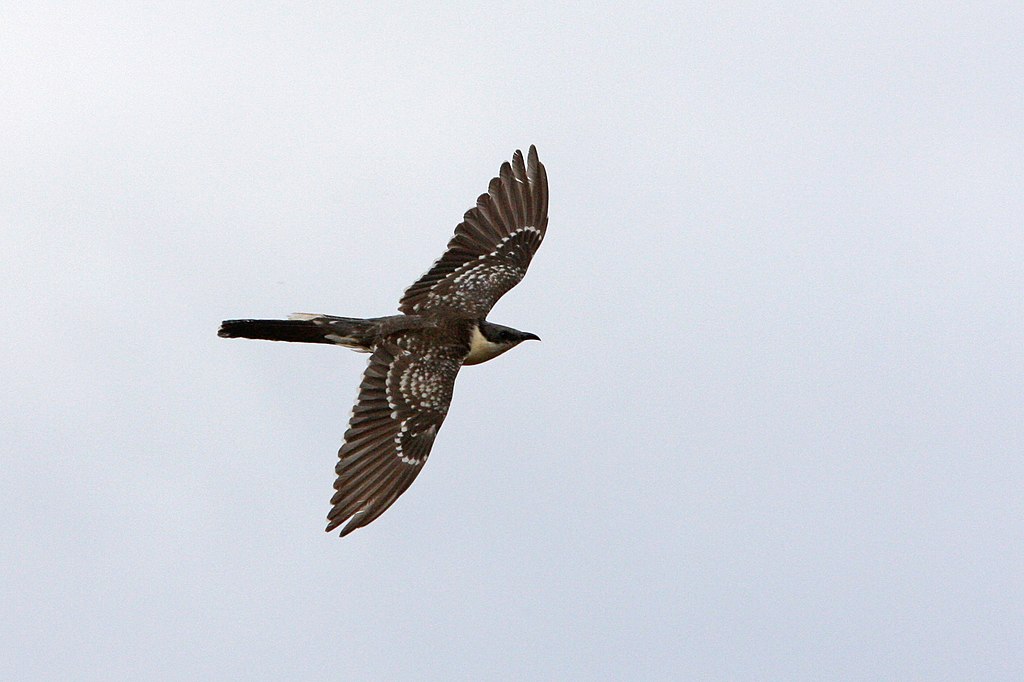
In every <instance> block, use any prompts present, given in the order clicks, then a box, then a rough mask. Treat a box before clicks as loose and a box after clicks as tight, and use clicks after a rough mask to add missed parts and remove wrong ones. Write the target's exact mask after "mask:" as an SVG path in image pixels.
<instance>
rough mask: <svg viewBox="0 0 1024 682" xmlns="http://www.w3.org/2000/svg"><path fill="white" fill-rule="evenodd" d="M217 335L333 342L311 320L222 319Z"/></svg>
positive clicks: (301, 341)
mask: <svg viewBox="0 0 1024 682" xmlns="http://www.w3.org/2000/svg"><path fill="white" fill-rule="evenodd" d="M217 336H221V337H224V338H225V339H265V340H267V341H296V342H299V343H334V341H332V340H331V339H328V338H327V330H325V329H324V328H323V327H321V326H320V325H318V324H317V323H316V322H313V321H312V320H224V321H223V322H221V323H220V330H219V331H218V332H217Z"/></svg>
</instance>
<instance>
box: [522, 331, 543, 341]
mask: <svg viewBox="0 0 1024 682" xmlns="http://www.w3.org/2000/svg"><path fill="white" fill-rule="evenodd" d="M531 340H532V341H540V337H539V336H537V335H536V334H531V333H530V332H523V341H531Z"/></svg>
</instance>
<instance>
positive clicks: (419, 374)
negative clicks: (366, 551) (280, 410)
mask: <svg viewBox="0 0 1024 682" xmlns="http://www.w3.org/2000/svg"><path fill="white" fill-rule="evenodd" d="M415 341H416V337H414V336H410V335H404V336H403V337H400V338H399V339H397V340H385V341H384V342H382V343H380V344H378V346H377V348H376V350H374V352H373V354H372V355H371V356H370V360H369V363H368V364H367V367H366V371H365V372H364V373H363V381H362V383H361V384H360V386H359V397H358V399H357V400H356V405H355V407H354V408H353V410H352V418H351V419H350V420H349V429H348V431H346V432H345V444H344V445H343V446H342V447H341V449H340V450H339V451H338V464H337V466H336V467H335V471H336V473H337V474H338V478H337V480H336V481H335V482H334V488H335V491H336V492H335V494H334V497H333V498H331V505H332V509H331V511H330V513H329V514H328V515H327V520H328V523H327V531H332V530H334V529H335V528H337V527H338V526H340V525H341V524H343V523H345V521H346V520H347V521H348V523H347V524H346V525H345V527H344V528H343V529H342V531H341V535H342V536H345V535H348V534H349V533H351V532H352V531H354V530H355V529H356V528H360V527H362V526H365V525H367V524H368V523H370V522H371V521H373V520H374V519H376V518H377V517H378V516H380V515H381V514H383V513H384V511H385V510H387V508H388V507H390V506H391V505H392V503H394V501H395V500H396V499H398V497H399V495H401V494H402V493H403V492H405V491H406V489H407V488H408V487H409V486H410V485H411V484H412V482H413V479H415V478H416V476H417V475H418V474H419V472H420V470H421V469H422V468H423V464H424V463H425V462H426V461H427V456H428V455H429V454H430V448H431V446H432V445H433V444H434V437H435V436H436V435H437V431H438V429H439V428H441V423H442V422H443V421H444V418H445V415H446V414H447V413H448V405H449V403H450V402H451V397H452V388H453V386H454V385H455V376H456V374H458V371H459V367H460V366H461V361H462V357H463V355H465V349H464V348H459V347H456V346H448V345H427V344H423V347H422V348H417V344H416V342H415Z"/></svg>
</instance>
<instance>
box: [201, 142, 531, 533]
mask: <svg viewBox="0 0 1024 682" xmlns="http://www.w3.org/2000/svg"><path fill="white" fill-rule="evenodd" d="M547 206H548V195H547V176H546V174H545V172H544V166H543V165H542V164H541V163H540V162H539V161H538V159H537V150H536V149H535V148H533V147H531V148H530V153H529V160H528V162H524V160H523V155H522V153H521V152H519V151H517V152H516V153H515V155H514V156H513V159H512V164H511V165H510V164H509V163H504V164H502V167H501V171H500V175H499V176H498V177H496V178H494V179H493V180H492V181H491V183H490V186H489V188H488V192H487V194H483V195H481V196H480V198H479V199H478V200H477V205H476V207H474V208H472V209H470V210H469V211H468V212H467V213H466V215H465V217H464V219H463V222H462V223H460V224H459V226H458V227H457V228H456V230H455V236H454V237H452V239H451V241H450V242H449V243H448V248H447V250H446V251H445V253H444V255H442V256H441V258H439V259H438V260H437V262H435V263H434V265H433V267H432V268H431V269H430V270H429V271H428V272H427V273H426V274H425V275H423V277H421V278H420V279H419V280H418V281H417V282H416V283H415V284H413V285H412V286H411V287H409V288H408V289H407V290H406V292H405V295H404V296H403V297H402V300H401V302H400V304H399V310H400V311H401V312H402V314H400V315H390V316H387V317H376V318H369V319H362V318H352V317H336V316H332V315H319V314H308V313H297V314H294V315H292V316H291V317H290V318H289V319H287V320H226V321H225V322H223V323H222V324H221V328H220V331H219V335H220V336H222V337H228V338H250V339H267V340H272V341H294V342H301V343H324V344H333V345H339V346H345V347H347V348H352V349H354V350H357V351H361V352H366V353H370V354H371V355H370V359H369V362H368V364H367V368H366V371H365V372H364V373H363V381H362V383H361V384H360V390H359V397H358V399H357V401H356V405H355V407H354V408H353V410H352V417H351V419H350V421H349V429H348V431H346V433H345V444H344V445H343V446H342V447H341V449H340V450H339V451H338V464H337V466H336V467H335V471H336V472H337V474H338V478H337V480H336V481H335V484H334V487H335V490H336V492H335V495H334V497H333V498H332V500H331V504H332V505H333V506H332V509H331V512H330V513H329V514H328V525H327V530H328V531H330V530H333V529H334V528H336V527H337V526H339V525H341V524H342V523H345V521H346V520H347V521H348V523H347V524H346V525H345V527H344V528H343V529H342V531H341V534H342V535H346V534H348V533H350V532H352V531H353V530H355V529H356V528H359V527H361V526H365V525H366V524H368V523H370V522H371V521H373V520H374V519H376V518H377V517H378V516H380V515H381V514H382V513H383V512H384V511H385V510H386V509H387V508H388V507H389V506H391V504H392V503H393V502H394V501H395V500H396V499H397V498H398V496H399V495H401V494H402V493H403V492H405V490H406V489H407V488H408V487H409V485H410V484H411V483H412V481H413V479H415V478H416V475H417V474H418V473H419V471H420V469H421V468H422V466H423V464H424V462H426V460H427V456H428V455H429V454H430V448H431V446H432V445H433V442H434V437H435V436H436V435H437V431H438V429H439V428H440V427H441V423H442V422H443V421H444V418H445V416H446V415H447V413H448V406H449V404H450V402H451V396H452V388H453V387H454V385H455V377H456V375H457V374H458V371H459V369H460V368H461V367H462V366H463V365H473V364H479V363H481V362H485V361H487V360H490V359H492V358H494V357H497V356H498V355H500V354H502V353H504V352H505V351H507V350H509V349H511V348H514V347H515V346H517V345H519V344H520V343H521V342H523V341H525V340H527V339H536V338H537V336H535V335H534V334H530V333H528V332H521V331H518V330H516V329H512V328H511V327H504V326H502V325H497V324H493V323H491V322H488V321H487V320H486V316H487V313H488V312H489V311H490V309H491V307H492V306H493V305H494V303H495V302H496V301H497V300H498V298H500V297H501V296H502V295H503V294H504V293H505V292H506V291H508V290H509V289H511V288H512V287H513V286H515V285H516V284H518V283H519V281H520V280H521V279H522V278H523V275H525V274H526V269H527V266H528V265H529V264H530V260H531V259H532V258H533V254H534V253H536V251H537V248H538V247H539V246H540V243H541V240H542V239H543V238H544V233H545V230H546V228H547Z"/></svg>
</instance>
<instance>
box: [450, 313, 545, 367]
mask: <svg viewBox="0 0 1024 682" xmlns="http://www.w3.org/2000/svg"><path fill="white" fill-rule="evenodd" d="M531 339H532V340H534V341H540V337H539V336H537V335H536V334H531V333H530V332H521V331H519V330H518V329H513V328H512V327H505V326H503V325H500V324H494V323H492V322H487V321H486V320H483V321H481V322H479V323H478V324H477V325H476V326H475V327H473V331H472V334H471V336H470V339H469V355H467V356H466V359H465V360H464V361H463V363H462V364H464V365H477V364H480V363H481V362H486V361H487V360H490V359H491V358H496V357H498V356H499V355H501V354H502V353H504V352H505V351H507V350H511V349H512V348H515V347H516V346H518V345H519V344H521V343H522V342H523V341H528V340H531Z"/></svg>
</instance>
